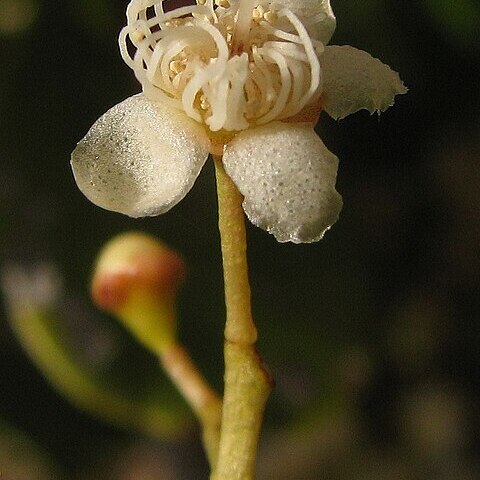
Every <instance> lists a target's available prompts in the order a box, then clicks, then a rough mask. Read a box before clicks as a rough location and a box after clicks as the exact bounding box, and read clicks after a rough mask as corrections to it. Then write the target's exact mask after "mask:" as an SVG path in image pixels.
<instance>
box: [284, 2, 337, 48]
mask: <svg viewBox="0 0 480 480" xmlns="http://www.w3.org/2000/svg"><path fill="white" fill-rule="evenodd" d="M275 3H278V4H280V5H284V6H285V7H287V8H289V9H290V10H291V11H292V12H293V13H294V14H295V15H297V16H299V17H300V18H302V19H306V20H307V22H308V23H313V24H314V25H315V31H316V35H315V37H316V38H317V39H318V40H320V41H321V42H323V43H324V44H325V45H326V44H327V43H328V42H329V41H330V38H331V37H332V35H333V32H334V31H335V27H336V25H337V21H336V19H335V15H334V14H333V10H332V7H331V6H330V0H301V1H300V0H276V2H275Z"/></svg>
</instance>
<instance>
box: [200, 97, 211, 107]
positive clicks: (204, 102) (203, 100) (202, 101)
mask: <svg viewBox="0 0 480 480" xmlns="http://www.w3.org/2000/svg"><path fill="white" fill-rule="evenodd" d="M200 108H201V109H202V110H208V109H209V108H210V103H209V102H208V99H207V97H206V95H205V94H203V93H202V95H200Z"/></svg>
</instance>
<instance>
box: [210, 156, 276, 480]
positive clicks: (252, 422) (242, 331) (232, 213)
mask: <svg viewBox="0 0 480 480" xmlns="http://www.w3.org/2000/svg"><path fill="white" fill-rule="evenodd" d="M214 161H215V172H216V178H217V195H218V215H219V230H220V237H221V248H222V258H223V270H224V282H225V304H226V309H227V320H226V325H225V352H224V353H225V389H224V400H223V414H222V428H221V435H220V447H219V457H218V462H217V466H216V469H215V470H214V472H213V473H212V476H211V480H240V479H241V480H249V479H253V478H254V470H255V459H256V450H257V445H258V437H259V433H260V427H261V424H262V418H263V412H264V409H265V403H266V401H267V398H268V396H269V394H270V391H271V387H272V380H271V377H270V375H269V373H268V372H267V371H266V369H265V367H264V366H263V364H262V362H261V359H260V357H259V355H258V354H257V352H256V349H255V342H256V339H257V329H256V327H255V324H254V323H253V319H252V314H251V303H250V285H249V281H248V265H247V256H246V253H247V247H246V233H245V222H244V214H243V210H242V195H241V194H240V192H239V191H238V189H237V187H236V186H235V184H234V183H233V182H232V180H231V179H230V177H229V176H228V175H227V174H226V173H225V170H224V168H223V164H222V158H221V157H219V156H214Z"/></svg>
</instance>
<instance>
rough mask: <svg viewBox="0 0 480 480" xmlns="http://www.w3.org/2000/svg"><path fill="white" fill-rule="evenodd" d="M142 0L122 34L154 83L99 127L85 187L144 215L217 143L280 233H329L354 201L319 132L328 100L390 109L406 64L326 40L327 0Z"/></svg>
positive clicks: (160, 207) (262, 220) (141, 72)
mask: <svg viewBox="0 0 480 480" xmlns="http://www.w3.org/2000/svg"><path fill="white" fill-rule="evenodd" d="M163 6H164V2H163V1H162V0H156V1H154V0H150V1H149V0H132V1H131V2H130V4H129V6H128V7H127V26H126V27H125V28H124V29H123V30H122V32H121V34H120V39H119V41H120V49H121V53H122V56H123V58H124V60H125V61H126V63H127V64H128V65H129V66H130V67H131V68H132V69H133V70H134V72H135V75H136V77H137V78H138V80H139V81H140V83H141V84H142V88H143V93H142V94H139V95H135V96H133V97H130V98H128V99H126V100H125V101H123V102H121V103H120V104H118V105H116V106H115V107H113V108H112V109H111V110H109V111H108V112H107V113H105V114H104V115H103V116H102V117H101V118H100V119H99V120H97V122H96V123H95V124H94V125H93V126H92V128H91V129H90V131H89V132H88V133H87V135H86V136H85V138H84V139H83V140H82V141H81V142H80V143H79V144H78V146H77V148H76V149H75V151H74V152H73V154H72V168H73V172H74V175H75V179H76V181H77V184H78V186H79V188H80V189H81V191H82V192H83V193H84V194H85V195H86V196H87V197H88V198H89V199H90V200H91V201H92V202H94V203H96V204H97V205H99V206H101V207H103V208H106V209H108V210H113V211H117V212H121V213H125V214H127V215H130V216H132V217H141V216H149V215H159V214H161V213H164V212H166V211H167V210H169V209H170V208H171V207H172V206H174V205H175V204H177V203H178V202H179V201H180V200H181V199H182V198H183V197H184V196H185V195H186V194H187V193H188V191H189V190H190V188H191V187H192V185H193V183H194V182H195V179H196V178H197V176H198V174H199V172H200V170H201V168H202V166H203V165H204V163H205V161H206V160H207V158H208V155H209V153H213V154H217V155H222V154H223V164H224V167H225V170H226V172H227V173H228V175H229V176H230V177H231V178H232V180H233V182H234V183H235V184H236V185H237V187H238V189H239V190H240V192H241V193H242V194H243V195H244V203H243V207H244V210H245V213H246V214H247V216H248V217H249V219H250V220H251V221H252V223H254V224H255V225H258V226H259V227H261V228H263V229H265V230H267V231H269V232H270V233H272V234H273V235H275V237H276V238H277V240H279V241H292V242H295V243H301V242H312V241H316V240H319V239H320V238H322V236H323V234H324V233H325V231H326V230H327V229H328V228H329V227H330V226H331V225H332V224H333V223H334V222H335V221H336V220H337V218H338V214H339V212H340V210H341V207H342V200H341V197H340V195H339V194H338V193H337V192H336V190H335V180H336V173H337V165H338V159H337V157H336V156H335V155H333V154H332V153H331V152H329V151H328V149H327V148H326V147H325V145H324V144H323V142H322V141H321V140H320V138H319V137H318V136H317V135H316V133H315V132H314V130H313V127H314V124H315V123H316V121H317V119H318V115H319V113H320V111H321V110H322V109H323V110H325V111H326V112H327V113H328V114H329V115H331V116H332V117H333V118H343V117H345V116H347V115H349V114H351V113H354V112H356V111H358V110H360V109H367V110H369V111H370V112H371V113H374V112H381V111H384V110H385V109H387V108H388V107H389V106H390V105H392V104H393V100H394V97H395V95H396V94H400V93H405V92H406V88H405V87H404V86H403V84H402V82H401V80H400V78H399V76H398V74H397V73H395V72H393V71H392V70H391V69H390V68H389V67H388V66H386V65H384V64H382V63H381V62H380V61H379V60H376V59H374V58H373V57H371V56H370V55H369V54H368V53H366V52H363V51H361V50H357V49H355V48H353V47H349V46H344V47H338V46H326V44H327V43H328V41H329V40H330V37H331V35H332V34H333V31H334V29H335V17H334V15H333V12H332V9H331V6H330V2H329V0H303V1H301V0H296V1H295V0H276V1H272V2H270V1H265V0H263V1H262V0H215V3H214V2H213V0H196V3H195V4H194V5H190V6H186V7H181V8H178V9H176V10H173V11H168V12H167V11H164V9H163Z"/></svg>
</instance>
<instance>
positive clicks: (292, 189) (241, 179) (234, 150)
mask: <svg viewBox="0 0 480 480" xmlns="http://www.w3.org/2000/svg"><path fill="white" fill-rule="evenodd" d="M223 163H224V166H225V170H226V172H227V174H228V175H229V176H230V177H231V178H232V180H233V181H234V182H235V184H236V185H237V187H238V189H239V190H240V192H241V193H242V194H243V195H244V197H245V198H244V202H243V208H244V210H245V213H246V214H247V216H248V218H249V219H250V221H251V222H252V223H254V224H255V225H257V226H258V227H260V228H263V229H264V230H267V231H268V232H270V233H272V234H273V235H274V236H275V238H276V239H277V240H278V241H279V242H294V243H303V242H314V241H316V240H320V239H321V238H322V237H323V234H324V233H325V231H326V230H328V229H329V228H330V226H331V225H332V224H333V223H335V222H336V220H337V218H338V214H339V212H340V210H341V208H342V197H341V196H340V195H339V194H338V193H337V191H336V190H335V180H336V176H337V166H338V159H337V157H336V156H335V155H333V154H332V153H331V152H329V151H328V149H327V147H325V145H324V144H323V142H322V141H321V140H320V138H319V137H318V135H317V134H316V133H315V132H314V130H313V128H312V126H311V125H310V124H306V123H295V124H292V123H281V122H274V123H270V124H268V125H265V126H261V127H257V128H254V129H252V130H245V131H242V132H241V133H239V134H238V135H237V137H235V139H234V140H233V141H232V142H230V143H229V144H228V145H227V146H226V148H225V152H224V156H223Z"/></svg>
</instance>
